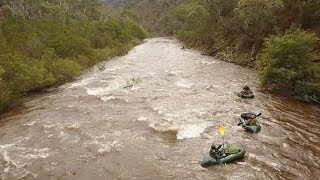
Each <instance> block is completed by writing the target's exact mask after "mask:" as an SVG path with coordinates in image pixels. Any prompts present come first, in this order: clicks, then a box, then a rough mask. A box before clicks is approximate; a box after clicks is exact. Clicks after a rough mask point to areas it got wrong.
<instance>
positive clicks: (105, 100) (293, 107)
mask: <svg viewBox="0 0 320 180" xmlns="http://www.w3.org/2000/svg"><path fill="white" fill-rule="evenodd" d="M245 83H248V84H249V86H250V87H251V89H252V90H253V91H254V93H255V96H256V97H255V98H254V99H241V98H239V97H237V96H236V95H235V93H236V92H237V91H240V90H241V89H242V88H241V87H242V86H243V85H244V84H245ZM243 112H255V113H259V112H261V113H262V115H261V116H260V117H259V118H258V121H259V122H260V124H261V125H262V130H261V132H260V133H258V134H250V133H247V132H245V131H244V129H242V128H241V126H237V123H238V122H239V116H240V114H241V113H243ZM220 125H224V126H225V137H224V142H225V143H227V144H229V143H233V144H242V145H243V146H244V148H245V149H246V152H247V153H246V155H245V157H244V158H243V159H241V160H239V161H236V162H235V163H231V164H227V165H221V166H214V167H210V168H202V167H201V166H200V161H201V160H202V157H203V155H204V154H205V153H207V152H208V151H209V148H210V145H211V143H212V142H213V141H214V142H215V143H216V144H221V143H222V142H223V140H222V139H221V137H220V136H219V126H220ZM319 136H320V108H319V106H317V105H312V104H305V103H301V102H298V101H295V100H290V99H289V98H286V97H281V96H275V95H272V94H268V93H266V92H262V91H260V90H259V80H258V77H257V76H256V72H255V70H252V69H247V68H243V67H241V66H237V65H234V64H231V63H227V62H223V61H220V60H217V59H215V58H213V57H209V56H203V55H201V53H200V52H198V51H195V50H190V49H182V44H180V43H179V42H177V41H176V40H175V39H171V38H153V39H147V40H146V41H145V42H144V43H143V44H142V45H139V46H137V47H135V48H134V49H133V50H131V51H130V52H129V53H128V54H127V55H125V56H122V57H116V58H113V59H111V60H109V61H106V62H103V63H100V64H98V65H96V66H95V67H93V68H91V69H89V70H88V71H87V72H86V73H85V74H84V75H82V76H81V77H79V78H78V79H77V80H76V81H74V82H70V83H67V84H65V85H63V86H61V87H59V88H57V89H54V90H51V91H49V92H45V93H41V94H38V95H33V96H31V97H29V98H28V99H27V102H26V106H25V107H23V108H19V109H17V110H13V111H11V112H8V113H6V114H3V115H2V116H1V117H0V179H19V178H25V179H95V180H96V179H199V180H203V179H317V177H320V170H319V169H320V167H319V166H320V139H319Z"/></svg>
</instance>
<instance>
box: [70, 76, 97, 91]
mask: <svg viewBox="0 0 320 180" xmlns="http://www.w3.org/2000/svg"><path fill="white" fill-rule="evenodd" d="M93 79H94V78H93V77H91V78H86V79H82V80H81V81H79V82H75V83H73V84H71V85H70V86H69V87H67V88H68V89H70V88H75V87H79V86H84V85H87V84H88V83H90V82H91V80H93Z"/></svg>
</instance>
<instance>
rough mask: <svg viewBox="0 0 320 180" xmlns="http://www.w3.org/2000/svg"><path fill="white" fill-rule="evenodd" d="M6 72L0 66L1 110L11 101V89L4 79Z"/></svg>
mask: <svg viewBox="0 0 320 180" xmlns="http://www.w3.org/2000/svg"><path fill="white" fill-rule="evenodd" d="M4 73H5V71H4V70H3V69H2V68H1V66H0V89H1V91H0V111H1V110H2V109H3V108H4V107H7V106H8V105H9V103H10V101H11V91H10V89H9V88H8V87H7V84H6V82H5V81H4V80H3V79H2V75H3V74H4Z"/></svg>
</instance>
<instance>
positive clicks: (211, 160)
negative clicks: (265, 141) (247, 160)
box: [201, 144, 246, 167]
mask: <svg viewBox="0 0 320 180" xmlns="http://www.w3.org/2000/svg"><path fill="white" fill-rule="evenodd" d="M220 152H221V156H222V157H221V158H217V157H216V156H215V155H214V154H213V153H212V149H211V150H210V151H209V153H208V154H206V155H205V156H204V157H203V159H202V161H201V166H202V167H209V166H212V165H220V164H227V163H230V162H233V161H235V160H237V159H240V158H242V157H244V155H245V153H246V151H245V149H244V148H243V146H241V145H240V146H239V145H234V144H232V145H228V146H227V147H225V148H223V149H222V150H220Z"/></svg>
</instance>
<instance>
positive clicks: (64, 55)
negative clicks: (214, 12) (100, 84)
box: [0, 0, 147, 111]
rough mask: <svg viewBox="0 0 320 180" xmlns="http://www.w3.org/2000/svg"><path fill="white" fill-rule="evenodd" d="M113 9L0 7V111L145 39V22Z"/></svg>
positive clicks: (35, 4) (95, 0) (94, 4)
mask: <svg viewBox="0 0 320 180" xmlns="http://www.w3.org/2000/svg"><path fill="white" fill-rule="evenodd" d="M13 12H14V13H13ZM110 13H111V10H110V9H109V8H108V7H106V6H105V5H104V4H103V2H102V1H101V0H77V1H74V0H66V1H63V3H61V2H60V1H52V0H44V1H43V0H30V1H25V2H24V3H22V4H21V3H20V2H19V1H11V2H10V3H5V5H4V6H2V7H0V15H1V17H0V88H1V92H0V111H1V110H2V109H3V108H5V107H7V106H8V105H10V104H12V103H14V102H15V101H17V100H19V97H22V96H23V95H24V94H26V93H28V92H30V91H36V90H41V89H43V88H45V87H48V86H53V85H57V84H61V83H63V82H66V81H69V80H72V79H73V78H74V77H76V76H78V75H80V73H81V71H82V70H83V69H84V68H86V67H89V66H92V65H94V64H95V63H97V62H99V61H102V60H106V59H107V58H108V57H112V56H115V55H122V54H125V53H127V52H128V51H129V50H130V48H132V47H133V46H134V45H137V44H139V43H140V42H141V41H142V40H143V39H144V38H146V36H147V33H146V31H145V30H144V29H143V28H142V27H141V26H139V25H137V24H136V23H133V22H132V21H130V20H128V19H127V18H123V17H119V16H111V14H110Z"/></svg>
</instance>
